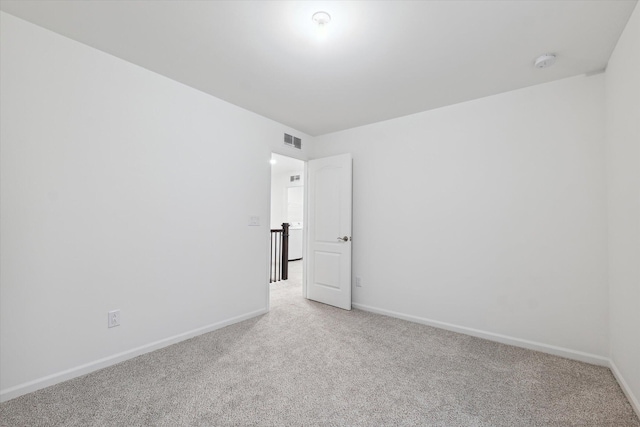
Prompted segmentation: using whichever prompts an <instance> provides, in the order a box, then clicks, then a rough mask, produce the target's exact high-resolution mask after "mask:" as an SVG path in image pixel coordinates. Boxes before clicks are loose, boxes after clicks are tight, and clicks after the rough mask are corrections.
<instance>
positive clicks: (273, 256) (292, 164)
mask: <svg viewBox="0 0 640 427" xmlns="http://www.w3.org/2000/svg"><path fill="white" fill-rule="evenodd" d="M305 166H306V165H305V162H304V161H302V160H298V159H294V158H292V157H287V156H283V155H280V154H276V153H272V155H271V215H270V217H271V220H270V227H271V246H270V257H269V263H270V269H269V272H270V284H269V288H270V292H269V295H270V298H272V296H271V294H272V292H271V291H273V290H274V289H280V288H282V287H288V288H291V287H295V288H297V289H296V292H297V293H298V295H300V297H303V281H304V280H303V278H304V255H303V252H304V229H305V223H304V219H305V181H306V180H305ZM283 224H288V228H287V227H286V226H285V227H283ZM282 233H284V234H288V236H287V242H286V244H285V245H283V244H282V240H281V239H282V237H281V236H282ZM283 247H284V250H285V251H286V257H285V256H284V255H283V254H282V251H283ZM284 263H286V265H283V264H284ZM283 271H284V272H285V276H286V277H282V272H283Z"/></svg>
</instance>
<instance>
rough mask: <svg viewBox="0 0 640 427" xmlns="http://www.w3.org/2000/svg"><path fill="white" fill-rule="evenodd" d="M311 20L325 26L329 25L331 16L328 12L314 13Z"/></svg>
mask: <svg viewBox="0 0 640 427" xmlns="http://www.w3.org/2000/svg"><path fill="white" fill-rule="evenodd" d="M311 19H312V20H313V22H315V23H316V24H318V25H320V26H323V25H327V24H328V23H329V22H330V21H331V15H329V14H328V13H327V12H322V11H320V12H316V13H314V14H313V16H312V17H311Z"/></svg>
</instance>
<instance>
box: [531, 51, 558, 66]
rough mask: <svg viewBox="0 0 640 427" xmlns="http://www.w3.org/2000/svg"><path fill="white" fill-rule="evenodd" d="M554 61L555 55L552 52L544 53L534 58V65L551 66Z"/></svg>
mask: <svg viewBox="0 0 640 427" xmlns="http://www.w3.org/2000/svg"><path fill="white" fill-rule="evenodd" d="M555 63H556V55H555V54H553V53H545V54H544V55H540V56H539V57H538V59H536V62H535V65H536V68H547V67H551V66H552V65H553V64H555Z"/></svg>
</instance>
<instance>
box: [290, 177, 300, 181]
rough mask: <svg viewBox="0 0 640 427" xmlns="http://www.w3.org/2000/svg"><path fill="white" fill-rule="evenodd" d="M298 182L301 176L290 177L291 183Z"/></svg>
mask: <svg viewBox="0 0 640 427" xmlns="http://www.w3.org/2000/svg"><path fill="white" fill-rule="evenodd" d="M296 181H300V175H291V176H290V177H289V182H296Z"/></svg>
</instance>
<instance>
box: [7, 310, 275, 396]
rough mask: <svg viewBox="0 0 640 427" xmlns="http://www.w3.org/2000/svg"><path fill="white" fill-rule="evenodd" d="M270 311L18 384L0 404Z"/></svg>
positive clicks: (235, 318)
mask: <svg viewBox="0 0 640 427" xmlns="http://www.w3.org/2000/svg"><path fill="white" fill-rule="evenodd" d="M268 311H269V310H268V309H266V308H262V309H260V310H256V311H252V312H250V313H246V314H243V315H240V316H236V317H232V318H230V319H227V320H223V321H221V322H217V323H213V324H211V325H208V326H203V327H201V328H197V329H193V330H191V331H188V332H184V333H182V334H178V335H174V336H172V337H169V338H164V339H161V340H159V341H155V342H152V343H149V344H145V345H142V346H140V347H136V348H133V349H131V350H127V351H123V352H122V353H118V354H114V355H113V356H108V357H105V358H102V359H98V360H95V361H93V362H89V363H86V364H84V365H80V366H76V367H75V368H71V369H67V370H65V371H62V372H58V373H55V374H52V375H47V376H46V377H42V378H38V379H36V380H33V381H28V382H26V383H22V384H18V385H17V386H14V387H10V388H7V389H4V390H1V391H0V402H6V401H7V400H11V399H14V398H16V397H18V396H22V395H23V394H27V393H31V392H34V391H36V390H40V389H42V388H45V387H49V386H52V385H54V384H58V383H61V382H63V381H67V380H70V379H73V378H76V377H79V376H82V375H85V374H88V373H90V372H94V371H97V370H99V369H103V368H106V367H108V366H111V365H115V364H117V363H120V362H124V361H125V360H129V359H132V358H134V357H137V356H140V355H142V354H145V353H149V352H151V351H154V350H158V349H160V348H163V347H167V346H170V345H172V344H175V343H178V342H180V341H184V340H186V339H189V338H193V337H195V336H197V335H202V334H205V333H207V332H211V331H215V330H216V329H220V328H224V327H225V326H229V325H232V324H234V323H238V322H242V321H243V320H247V319H251V318H252V317H256V316H260V315H261V314H265V313H267V312H268Z"/></svg>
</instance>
